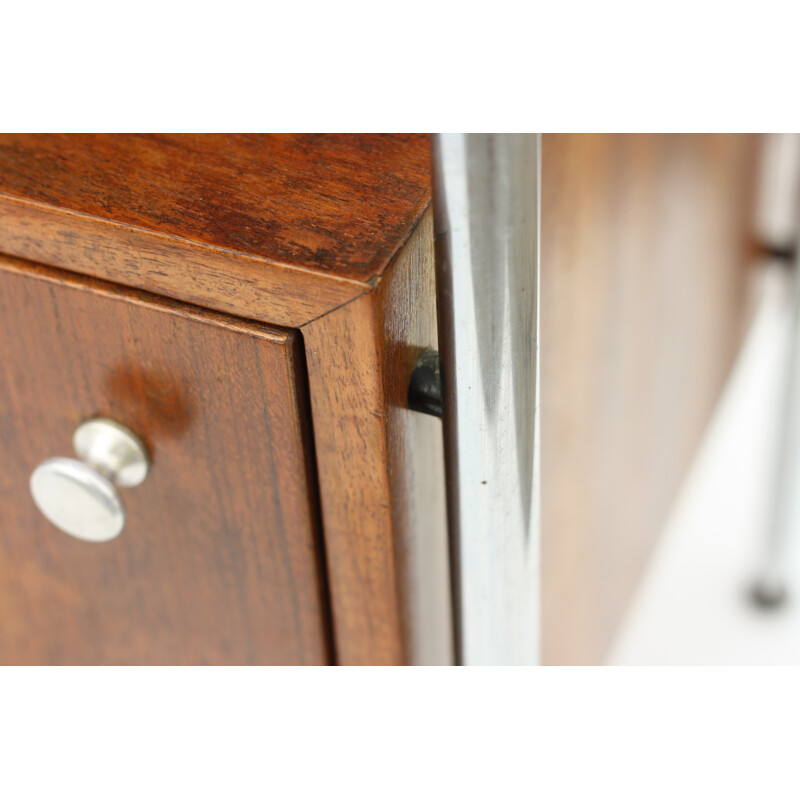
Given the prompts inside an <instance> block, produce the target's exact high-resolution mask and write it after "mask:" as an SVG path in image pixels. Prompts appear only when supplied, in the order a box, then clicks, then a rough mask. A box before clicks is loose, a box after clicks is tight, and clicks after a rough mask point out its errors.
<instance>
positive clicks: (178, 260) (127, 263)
mask: <svg viewBox="0 0 800 800" xmlns="http://www.w3.org/2000/svg"><path fill="white" fill-rule="evenodd" d="M0 251H2V252H4V253H8V254H10V255H13V256H18V257H20V258H25V259H28V260H30V261H36V262H39V263H42V264H48V265H50V266H54V267H63V268H64V269H69V270H71V271H73V272H78V273H82V274H84V275H90V276H92V277H95V278H102V279H104V280H109V281H114V282H115V283H119V284H122V285H123V286H132V287H135V288H137V289H144V290H146V291H149V292H156V293H158V294H162V295H166V296H168V297H172V298H175V299H178V300H183V301H186V302H189V303H193V304H197V305H202V306H204V307H206V308H212V309H214V310H216V311H224V312H227V313H230V314H237V315H239V316H245V317H248V318H250V319H256V320H261V321H262V322H268V323H272V324H275V325H284V326H286V327H292V328H293V327H298V326H300V325H303V324H305V323H306V322H308V321H309V320H313V319H316V318H317V317H320V316H322V315H323V314H325V313H326V312H328V311H330V310H331V309H332V308H337V307H338V306H340V305H342V304H343V303H346V302H348V301H349V300H351V299H352V298H354V297H358V296H359V295H361V294H364V292H366V291H369V290H370V287H369V286H366V285H365V284H362V283H357V282H356V281H352V280H347V279H344V278H337V277H335V276H333V275H327V274H321V273H317V272H313V271H311V270H303V269H300V268H294V267H287V266H283V265H280V264H275V263H273V262H270V261H264V260H263V259H258V258H255V257H252V256H247V255H244V254H241V253H232V252H226V251H222V250H218V249H213V248H209V247H206V246H203V245H200V244H198V243H196V242H191V241H188V240H186V239H178V238H175V237H171V236H164V235H162V234H156V233H153V232H152V231H147V230H144V229H141V228H132V227H130V226H129V225H122V224H120V223H118V222H109V221H106V220H101V219H97V218H94V217H86V216H82V215H79V214H73V213H67V212H64V210H63V209H61V208H54V207H51V206H43V205H41V204H39V203H31V202H30V201H28V200H19V199H17V198H13V197H8V196H4V195H0Z"/></svg>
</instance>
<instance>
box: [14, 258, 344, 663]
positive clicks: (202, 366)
mask: <svg viewBox="0 0 800 800" xmlns="http://www.w3.org/2000/svg"><path fill="white" fill-rule="evenodd" d="M0 361H1V362H2V364H3V369H2V370H0V395H2V397H3V402H2V403H0V447H1V448H2V453H3V470H2V471H0V619H2V625H0V662H1V663H5V664H8V663H31V664H62V663H71V664H117V663H124V664H162V663H163V664H247V663H255V664H275V663H277V664H325V663H330V662H331V660H332V659H333V651H332V646H331V642H330V625H329V615H328V611H327V599H326V588H325V577H324V565H323V551H322V543H321V540H320V537H319V512H318V504H317V500H316V497H315V491H316V489H315V484H316V478H315V475H314V460H313V444H312V442H311V439H310V431H309V426H308V421H307V420H308V409H307V397H306V395H307V388H306V385H305V369H304V363H303V362H304V356H303V352H302V349H301V340H300V337H299V335H298V334H296V333H294V332H291V331H286V330H281V329H279V328H274V327H269V326H266V325H262V324H259V323H252V322H244V321H242V320H239V319H235V318H233V317H228V316H224V315H220V314H217V313H214V312H210V311H206V310H203V309H198V308H193V307H190V306H186V305H184V304H181V303H177V302H173V301H169V300H165V299H163V298H158V297H155V296H152V295H146V294H144V293H141V292H137V291H134V290H130V289H123V288H122V287H120V286H114V285H109V284H104V283H102V282H99V281H96V280H93V279H88V278H83V277H78V276H75V275H71V274H69V273H66V272H61V271H57V270H51V269H48V268H44V267H37V266H34V265H31V264H27V263H23V262H19V261H16V260H13V259H7V258H0ZM95 415H102V416H109V417H111V418H113V419H116V420H118V421H120V422H122V423H124V424H125V425H127V426H129V427H130V428H131V429H132V430H134V431H136V432H137V433H138V434H139V435H140V436H141V437H142V438H143V439H144V441H145V442H146V444H147V445H148V447H149V449H150V451H151V453H152V456H153V467H152V470H151V474H150V475H149V476H148V478H147V480H146V481H145V482H144V484H142V485H141V486H139V487H137V488H135V489H130V490H124V499H125V502H126V504H127V507H128V512H129V519H128V524H127V526H126V528H125V530H124V531H123V532H122V534H121V535H120V536H119V537H118V538H117V539H115V540H113V541H112V542H108V543H102V544H96V543H87V542H83V541H79V540H76V539H73V538H71V537H70V536H68V535H66V534H64V533H62V532H60V531H58V530H57V529H55V528H54V527H53V526H51V525H50V523H48V522H47V521H46V520H45V519H44V518H43V517H42V515H41V514H40V513H39V512H38V510H37V509H36V508H35V506H34V504H33V501H32V500H31V498H30V495H29V492H28V478H29V476H30V474H31V472H32V470H33V469H34V467H35V466H36V465H37V464H38V463H39V462H40V461H42V460H43V459H45V458H47V457H50V456H54V455H66V456H73V455H74V454H73V453H72V444H71V438H72V433H73V431H74V430H75V428H76V427H77V426H78V424H79V423H80V422H81V421H83V420H84V419H86V418H88V417H92V416H95Z"/></svg>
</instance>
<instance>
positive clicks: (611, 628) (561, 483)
mask: <svg viewBox="0 0 800 800" xmlns="http://www.w3.org/2000/svg"><path fill="white" fill-rule="evenodd" d="M756 144H757V139H756V138H755V137H752V136H745V135H729V134H714V135H699V134H698V135H695V134H691V135H684V134H681V135H664V134H642V135H617V134H614V135H611V134H585V135H573V134H547V135H545V136H544V137H543V143H542V226H541V232H542V233H541V235H542V240H541V247H542V251H541V252H542V261H541V270H542V286H541V381H542V382H541V403H542V532H543V554H542V556H543V562H542V564H543V625H544V641H543V644H544V654H545V659H546V661H547V662H548V663H557V664H582V663H598V662H601V661H602V660H603V658H604V657H605V654H606V651H607V648H608V645H609V643H610V641H611V640H612V637H613V636H614V634H615V632H616V630H617V628H618V626H619V623H620V620H621V618H622V615H623V613H624V610H625V608H626V607H627V605H628V603H629V602H630V599H631V597H632V593H633V591H634V588H635V587H636V584H637V580H638V579H639V577H640V576H641V574H642V570H643V568H644V565H645V564H646V561H647V558H648V556H649V554H650V552H651V550H652V548H653V545H654V543H655V541H656V540H657V537H658V534H659V532H660V530H661V528H662V526H663V524H664V522H665V520H666V516H667V514H668V512H669V509H670V506H671V503H672V501H673V499H674V497H675V494H676V492H677V490H678V487H679V485H680V482H681V480H682V478H683V476H684V474H685V472H686V469H687V467H688V465H689V462H690V459H691V457H692V454H693V453H694V451H695V448H696V446H697V444H698V441H699V438H700V436H701V434H702V431H703V429H704V427H705V424H706V422H707V420H708V417H709V414H710V413H711V411H712V409H713V407H714V404H715V402H716V399H717V396H718V394H719V391H720V389H721V387H722V385H723V382H724V380H725V378H726V375H727V373H728V370H729V368H730V365H731V363H732V361H733V358H734V355H735V353H736V351H737V348H738V344H739V341H740V337H741V334H742V332H743V328H744V325H743V323H744V319H745V288H746V282H747V264H748V263H749V261H750V254H751V246H750V236H751V233H752V227H751V220H752V202H753V197H754V180H753V179H754V166H755V156H756Z"/></svg>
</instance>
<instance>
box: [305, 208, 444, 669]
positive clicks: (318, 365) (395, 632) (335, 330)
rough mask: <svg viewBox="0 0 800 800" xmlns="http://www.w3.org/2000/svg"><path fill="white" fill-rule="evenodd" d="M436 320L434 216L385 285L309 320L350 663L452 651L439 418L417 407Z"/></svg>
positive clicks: (331, 546) (335, 593)
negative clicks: (414, 400) (416, 369)
mask: <svg viewBox="0 0 800 800" xmlns="http://www.w3.org/2000/svg"><path fill="white" fill-rule="evenodd" d="M435 328H436V324H435V311H434V292H433V230H432V222H431V215H430V212H428V213H427V214H426V215H425V216H424V217H423V218H422V220H421V222H420V224H419V225H418V226H417V228H416V229H415V230H414V232H413V234H412V235H411V237H410V238H409V240H408V241H407V243H406V244H405V246H404V247H403V249H402V250H401V251H400V253H399V254H398V257H397V258H396V259H395V260H394V261H393V262H392V264H391V265H390V266H389V268H388V269H387V270H386V272H385V274H384V276H383V279H382V281H381V282H380V284H379V286H378V290H377V291H375V292H372V293H370V294H367V295H364V296H363V297H361V298H358V299H357V300H354V301H353V302H351V303H348V304H347V305H345V306H343V307H342V308H340V309H338V310H336V311H334V312H332V313H330V314H328V315H326V316H324V317H322V318H320V319H319V320H316V321H315V322H313V323H311V324H309V325H307V326H306V327H304V328H303V336H304V338H305V342H306V352H307V356H308V364H309V382H310V389H311V403H312V412H313V418H314V434H315V439H316V444H317V459H318V464H319V476H320V492H321V499H322V510H323V518H324V521H325V525H324V527H325V538H326V550H327V552H328V555H329V559H328V561H329V576H330V586H331V597H332V607H333V617H334V629H335V631H336V641H337V648H338V654H339V658H340V661H341V663H346V664H407V663H443V662H448V661H450V660H451V659H452V631H451V618H450V606H449V601H450V598H449V583H448V580H449V576H448V564H447V543H446V533H445V517H444V477H443V460H442V446H441V424H440V423H439V421H438V420H435V419H431V418H429V417H423V416H422V415H420V414H418V413H416V412H411V411H409V410H408V405H407V391H408V379H409V377H410V374H411V370H412V369H413V365H414V362H415V361H416V358H417V355H418V354H419V352H420V351H421V350H422V349H423V348H425V347H431V346H435V343H436V330H435Z"/></svg>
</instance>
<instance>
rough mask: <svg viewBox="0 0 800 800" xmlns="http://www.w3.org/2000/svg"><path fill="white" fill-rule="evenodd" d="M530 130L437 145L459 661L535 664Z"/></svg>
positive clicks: (535, 258)
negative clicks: (522, 132) (525, 132)
mask: <svg viewBox="0 0 800 800" xmlns="http://www.w3.org/2000/svg"><path fill="white" fill-rule="evenodd" d="M539 149H540V138H539V136H538V134H440V135H437V136H435V137H434V140H433V150H434V213H435V225H436V249H437V274H436V280H437V307H438V315H439V352H440V355H441V370H442V385H443V400H444V430H445V455H446V469H447V483H448V511H449V523H450V530H451V543H452V547H451V552H452V558H453V584H454V593H455V597H454V601H455V607H456V622H457V639H458V651H459V660H460V663H462V664H468V665H471V664H535V663H538V661H539V459H538V450H539V431H538V424H539V414H538V402H537V384H538V380H537V377H538V296H539V292H538V289H539V283H538V280H539Z"/></svg>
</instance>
